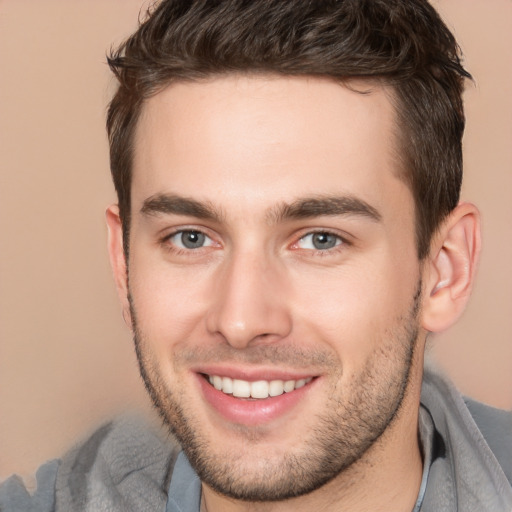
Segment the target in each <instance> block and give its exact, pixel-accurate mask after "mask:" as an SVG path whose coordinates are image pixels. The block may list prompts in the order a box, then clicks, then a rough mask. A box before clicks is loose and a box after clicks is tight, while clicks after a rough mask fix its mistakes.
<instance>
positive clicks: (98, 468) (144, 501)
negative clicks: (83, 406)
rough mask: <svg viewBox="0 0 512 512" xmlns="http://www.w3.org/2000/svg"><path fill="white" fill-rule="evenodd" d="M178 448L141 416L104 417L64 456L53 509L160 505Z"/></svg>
mask: <svg viewBox="0 0 512 512" xmlns="http://www.w3.org/2000/svg"><path fill="white" fill-rule="evenodd" d="M178 451H179V448H178V446H177V444H176V443H175V442H174V441H173V440H172V439H170V438H169V437H168V435H166V434H165V433H163V432H161V431H159V430H158V429H156V428H154V427H153V426H150V425H149V424H148V423H147V422H145V421H144V420H140V419H136V418H122V419H119V420H116V421H113V422H110V423H107V424H105V425H103V426H102V427H101V428H99V429H98V430H97V431H96V432H94V433H93V435H92V436H90V437H89V438H88V439H87V440H86V441H85V442H84V443H83V444H81V445H80V446H78V447H77V448H76V449H75V450H73V451H71V452H70V453H68V454H67V455H66V456H65V457H64V458H63V460H62V463H61V466H60V468H59V471H58V475H57V482H56V510H63V511H64V510H65V511H66V512H72V511H81V512H82V511H83V512H85V511H97V510H112V511H117V510H119V511H121V510H122V511H131V510H134V511H135V510H137V511H138V510H140V511H144V510H158V509H161V508H163V507H165V502H166V493H167V484H168V480H169V478H170V474H169V473H170V471H171V468H172V466H173V460H174V459H175V458H176V456H177V454H178Z"/></svg>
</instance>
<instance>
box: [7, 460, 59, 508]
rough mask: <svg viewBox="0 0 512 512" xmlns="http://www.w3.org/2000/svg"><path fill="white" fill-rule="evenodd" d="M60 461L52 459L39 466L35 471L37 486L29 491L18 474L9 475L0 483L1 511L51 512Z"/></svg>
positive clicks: (53, 504)
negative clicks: (32, 490)
mask: <svg viewBox="0 0 512 512" xmlns="http://www.w3.org/2000/svg"><path fill="white" fill-rule="evenodd" d="M59 465H60V461H58V460H53V461H50V462H47V463H46V464H44V465H43V466H41V467H40V468H39V469H38V470H37V473H36V478H37V488H36V490H35V491H34V492H29V491H28V490H27V488H26V487H25V485H24V484H23V481H22V480H21V478H20V477H18V476H11V477H10V478H8V479H7V480H5V482H2V483H1V484H0V510H1V511H2V512H20V511H22V510H26V511H29V510H30V511H31V512H53V510H54V507H55V481H56V478H57V471H58V469H59Z"/></svg>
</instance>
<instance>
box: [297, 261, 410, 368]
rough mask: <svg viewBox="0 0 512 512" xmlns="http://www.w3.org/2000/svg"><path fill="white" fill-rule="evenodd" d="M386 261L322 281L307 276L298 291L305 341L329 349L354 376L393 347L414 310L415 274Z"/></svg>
mask: <svg viewBox="0 0 512 512" xmlns="http://www.w3.org/2000/svg"><path fill="white" fill-rule="evenodd" d="M384 260H385V261H380V262H379V263H378V264H370V263H369V262H366V263H365V264H362V265H349V266H346V267H344V268H343V269H334V270H333V271H332V272H330V273H329V274H328V275H326V276H324V277H323V278H322V279H321V280H318V279H315V278H314V276H310V277H309V278H304V276H303V278H302V285H301V287H300V289H297V294H300V295H301V299H300V300H299V301H298V304H300V308H299V307H298V308H297V312H298V313H297V315H296V318H297V319H298V323H299V322H300V324H301V325H302V328H301V329H302V331H303V332H304V335H303V336H301V338H302V337H304V338H306V339H313V340H317V342H320V343H326V344H328V345H329V346H330V347H331V349H333V350H334V351H335V352H337V354H338V356H339V358H340V360H341V361H342V362H343V365H344V369H345V370H346V371H348V372H349V373H350V372H352V371H356V368H361V367H362V366H364V364H365V362H366V361H367V359H368V358H369V357H370V355H371V354H372V353H373V352H375V351H376V350H378V349H379V348H381V346H382V344H383V343H392V342H393V338H394V336H395V333H396V331H397V328H398V327H399V326H400V325H401V324H402V323H403V322H404V321H405V318H408V313H409V311H410V309H411V305H412V300H413V297H414V292H415V287H416V284H417V277H416V274H415V272H414V269H413V268H412V266H411V265H409V267H410V268H409V269H408V268H407V267H404V266H403V265H399V264H396V263H395V262H394V260H393V259H386V258H385V259H384ZM404 274H405V275H404ZM319 282H320V283H321V284H320V285H319ZM300 324H299V325H300ZM319 338H321V339H319Z"/></svg>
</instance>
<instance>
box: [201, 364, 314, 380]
mask: <svg viewBox="0 0 512 512" xmlns="http://www.w3.org/2000/svg"><path fill="white" fill-rule="evenodd" d="M193 371H194V372H196V373H200V374H204V375H218V376H220V377H230V378H231V379H239V380H245V381H249V382H256V381H259V380H267V381H272V380H285V381H286V380H299V379H307V378H309V377H317V376H318V375H317V374H315V373H312V372H310V371H304V370H302V371H297V370H288V369H280V368H261V367H260V368H257V367H254V368H249V367H239V366H236V367H235V366H224V365H217V364H212V365H201V366H200V367H197V368H193Z"/></svg>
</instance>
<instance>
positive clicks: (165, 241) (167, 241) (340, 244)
mask: <svg viewBox="0 0 512 512" xmlns="http://www.w3.org/2000/svg"><path fill="white" fill-rule="evenodd" d="M184 233H198V234H201V235H204V236H205V237H207V238H208V239H209V240H211V241H212V243H211V244H209V245H206V246H201V247H198V248H182V247H179V246H177V245H176V244H175V243H172V242H171V240H172V238H174V237H175V236H177V235H180V234H182V235H183V234H184ZM316 234H317V235H327V236H333V237H335V238H336V239H337V243H336V245H335V246H333V247H330V248H327V249H303V248H301V247H299V243H300V242H301V241H302V240H304V239H305V238H306V237H308V236H314V235H316ZM160 245H162V246H163V247H164V248H165V249H166V250H167V251H168V252H171V253H173V254H176V255H191V254H193V253H196V254H197V253H199V251H200V250H201V249H204V248H208V247H212V246H215V245H217V246H220V244H218V243H216V242H215V241H214V239H213V237H211V236H209V235H208V234H207V233H206V232H205V230H203V229H199V228H180V229H176V230H174V231H173V232H172V233H169V234H167V235H165V236H164V237H163V238H162V239H161V240H160ZM350 245H352V244H351V242H350V241H348V240H347V238H346V237H344V236H341V235H340V234H339V233H335V232H333V231H329V230H326V229H317V230H310V231H305V232H303V233H302V234H301V235H300V236H299V237H298V238H296V240H295V242H293V243H292V244H290V245H288V247H290V248H292V249H297V250H303V251H305V252H307V253H309V254H312V255H314V256H319V257H326V256H331V255H333V254H336V253H338V252H339V251H341V250H343V249H344V248H346V247H347V246H350Z"/></svg>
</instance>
